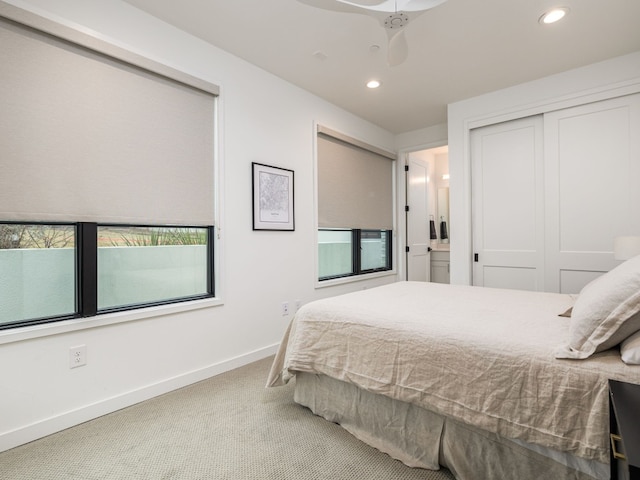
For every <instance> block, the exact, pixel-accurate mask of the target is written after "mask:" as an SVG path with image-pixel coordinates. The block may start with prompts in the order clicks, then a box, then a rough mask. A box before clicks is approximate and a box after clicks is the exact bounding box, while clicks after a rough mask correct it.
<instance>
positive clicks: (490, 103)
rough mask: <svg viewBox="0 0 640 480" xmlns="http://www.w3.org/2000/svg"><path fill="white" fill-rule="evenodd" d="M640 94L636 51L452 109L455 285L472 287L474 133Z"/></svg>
mask: <svg viewBox="0 0 640 480" xmlns="http://www.w3.org/2000/svg"><path fill="white" fill-rule="evenodd" d="M639 91H640V52H636V53H632V54H629V55H625V56H621V57H616V58H613V59H610V60H607V61H604V62H599V63H596V64H593V65H589V66H586V67H582V68H578V69H574V70H569V71H567V72H564V73H561V74H557V75H553V76H549V77H546V78H543V79H540V80H536V81H533V82H528V83H525V84H522V85H518V86H515V87H511V88H507V89H504V90H500V91H497V92H493V93H489V94H486V95H481V96H478V97H474V98H471V99H468V100H464V101H461V102H457V103H453V104H451V105H449V111H448V125H449V128H448V134H449V169H450V173H451V180H450V209H451V230H453V231H454V232H455V234H454V236H453V238H452V240H451V283H456V284H470V283H471V269H472V253H473V252H472V241H471V158H470V148H469V132H470V130H471V129H472V128H476V127H480V126H483V125H490V124H494V123H499V122H503V121H507V120H513V119H515V118H521V117H526V116H529V115H535V114H539V113H544V112H550V111H554V110H559V109H562V108H567V107H571V106H575V105H581V104H586V103H590V102H595V101H598V100H603V99H605V98H612V97H617V96H621V95H627V94H630V93H636V92H639Z"/></svg>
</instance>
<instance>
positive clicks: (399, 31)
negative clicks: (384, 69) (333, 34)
mask: <svg viewBox="0 0 640 480" xmlns="http://www.w3.org/2000/svg"><path fill="white" fill-rule="evenodd" d="M298 1H299V2H300V3H304V4H305V5H310V6H312V7H317V8H322V9H324V10H332V11H334V12H345V13H360V14H363V15H369V16H371V17H373V18H375V19H376V20H378V21H379V22H380V24H381V25H382V26H383V27H384V29H385V31H386V32H387V38H388V48H387V63H388V64H389V65H390V66H392V67H393V66H395V65H400V64H401V63H402V62H404V61H405V60H406V59H407V56H408V55H409V46H408V45H407V39H406V37H405V36H404V29H405V28H406V27H407V24H408V23H409V22H410V21H412V20H414V19H415V18H417V17H418V16H419V15H422V14H423V13H424V12H425V11H426V10H429V9H430V8H433V7H436V6H438V5H440V4H441V3H444V2H446V1H447V0H298Z"/></svg>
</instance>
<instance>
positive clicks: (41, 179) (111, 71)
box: [0, 10, 219, 328]
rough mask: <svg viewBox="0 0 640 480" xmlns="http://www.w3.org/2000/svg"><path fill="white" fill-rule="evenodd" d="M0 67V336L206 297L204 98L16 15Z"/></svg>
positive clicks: (172, 79)
mask: <svg viewBox="0 0 640 480" xmlns="http://www.w3.org/2000/svg"><path fill="white" fill-rule="evenodd" d="M12 16H15V18H13V20H15V21H12V19H11V18H10V17H12ZM22 22H25V24H28V25H29V26H25V25H23V24H22ZM58 35H62V36H63V37H61V36H58ZM88 45H90V47H88ZM0 64H2V65H3V67H4V68H2V69H0V84H1V85H3V88H2V89H0V129H1V130H2V132H3V141H2V142H0V171H2V172H3V173H2V175H0V227H1V228H2V230H1V231H0V243H2V244H1V245H0V267H1V268H2V270H0V302H1V303H0V328H9V327H15V326H21V325H27V324H33V323H42V322H49V321H54V320H59V319H63V318H72V317H87V316H93V315H99V314H102V313H106V312H112V311H114V310H125V309H132V308H138V307H140V306H146V305H158V304H164V303H174V302H181V301H184V300H189V299H195V298H206V297H211V296H213V295H214V285H213V279H214V270H213V267H214V265H213V249H214V235H213V232H214V226H213V225H215V209H216V201H215V200H216V195H215V184H216V182H217V181H218V179H217V178H215V168H214V167H215V127H216V125H215V121H216V115H217V96H218V92H219V89H218V87H217V86H216V85H213V84H211V83H209V82H206V81H204V80H202V79H199V78H195V77H191V76H190V75H187V74H185V73H183V72H180V71H177V70H174V69H172V68H170V67H167V66H165V65H161V64H159V63H156V62H154V61H151V60H149V59H146V58H142V57H140V56H138V55H137V54H133V53H131V52H128V51H126V50H124V49H121V48H120V47H117V46H115V45H112V44H109V43H108V42H104V41H102V40H100V39H98V38H95V37H92V36H90V35H87V34H85V33H82V32H79V31H76V30H72V29H69V28H60V25H58V24H56V23H55V22H52V21H50V20H48V19H45V18H43V17H39V16H37V15H34V14H32V13H29V12H26V11H22V10H19V11H16V13H11V12H10V13H9V14H8V18H4V17H2V18H0Z"/></svg>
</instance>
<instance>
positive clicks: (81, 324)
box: [0, 0, 399, 451]
mask: <svg viewBox="0 0 640 480" xmlns="http://www.w3.org/2000/svg"><path fill="white" fill-rule="evenodd" d="M10 3H12V4H15V5H18V6H22V7H25V8H27V9H30V10H34V11H36V12H37V13H41V14H44V16H46V17H49V18H52V19H57V20H60V21H62V22H64V23H69V22H71V23H73V24H77V25H79V26H80V28H81V29H82V30H83V31H86V32H89V33H93V34H95V35H97V36H99V37H101V38H104V39H108V40H110V41H114V43H116V44H118V45H119V46H124V47H126V48H128V49H131V50H133V51H135V52H137V53H140V54H142V55H144V56H147V57H149V58H151V59H154V60H156V61H160V62H161V63H165V64H168V65H169V66H171V67H174V68H177V69H179V70H183V71H185V72H187V73H189V74H192V75H194V76H197V77H200V78H203V79H205V80H208V81H210V82H213V83H215V84H217V85H219V86H220V88H221V96H220V130H219V157H220V160H221V173H222V178H223V183H222V184H221V186H220V187H221V188H220V212H219V218H220V224H219V226H220V233H221V238H220V240H219V242H218V246H219V247H220V248H221V252H222V254H221V257H220V258H218V261H219V262H218V265H217V268H218V271H219V272H220V277H221V278H220V282H219V285H218V291H219V292H220V293H221V299H222V301H223V303H222V305H219V306H205V307H203V308H195V309H191V310H187V311H181V310H182V308H183V307H181V306H177V307H176V306H173V307H163V308H156V309H152V312H154V314H153V315H151V316H148V314H147V316H145V315H142V314H131V313H129V314H112V315H110V316H107V317H104V318H102V319H101V320H100V321H96V320H95V319H88V320H74V321H70V322H63V323H60V324H56V325H48V326H42V327H32V328H29V329H26V330H24V329H22V330H20V331H0V378H1V379H2V381H1V382H0V412H2V414H1V415H0V451H1V450H5V449H8V448H11V447H13V446H15V445H18V444H21V443H24V442H27V441H30V440H33V439H35V438H38V437H39V436H42V435H46V434H49V433H52V432H54V431H57V430H60V429H63V428H66V427H68V426H71V425H74V424H76V423H79V422H82V421H85V420H87V419H90V418H93V417H95V416H98V415H101V414H104V413H107V412H110V411H113V410H115V409H118V408H121V407H124V406H127V405H130V404H132V403H135V402H137V401H141V400H144V399H146V398H149V397H151V396H154V395H157V394H160V393H163V392H166V391H168V390H171V389H173V388H177V387H180V386H182V385H185V384H188V383H190V382H193V381H197V380H200V379H203V378H206V377H208V376H211V375H213V374H216V373H219V372H222V371H225V370H227V369H229V368H233V367H235V366H239V365H241V364H244V363H247V362H250V361H252V360H255V359H258V358H261V357H264V356H266V355H269V354H271V353H273V352H274V351H275V347H276V345H277V344H278V343H279V342H280V339H281V336H282V334H283V332H284V329H285V327H286V325H287V324H288V322H289V320H290V318H291V317H290V316H289V317H283V316H282V315H281V303H282V302H283V301H285V300H287V301H289V302H291V303H292V304H293V302H294V301H295V300H298V299H300V300H302V302H303V303H305V302H308V301H310V300H314V299H317V298H321V297H326V296H331V295H335V294H339V293H345V292H348V291H352V290H356V289H361V288H364V287H371V286H375V285H380V284H383V283H388V282H391V281H394V280H395V279H396V277H395V276H394V275H391V276H385V277H379V278H374V279H368V280H362V281H360V282H356V283H351V284H346V285H338V286H332V287H328V288H322V289H315V278H314V272H315V266H314V262H315V258H316V257H315V236H316V230H315V217H314V215H315V213H314V212H315V207H314V194H313V191H314V171H313V142H314V130H313V127H314V122H319V123H322V124H324V125H326V126H329V127H330V128H332V129H335V130H338V131H341V132H344V133H345V134H347V135H350V136H352V137H355V138H358V139H361V140H363V141H365V142H367V143H370V144H372V145H375V146H378V147H381V148H384V149H386V150H391V151H393V150H394V148H395V145H394V141H395V138H394V136H393V135H392V134H390V133H389V132H387V131H384V130H381V129H380V128H378V127H376V126H374V125H371V124H369V123H367V122H365V121H363V120H361V119H359V118H357V117H355V116H353V115H351V114H349V113H347V112H345V111H343V110H341V109H338V108H337V107H335V106H333V105H331V104H329V103H327V102H325V101H323V100H321V99H319V98H317V97H314V96H312V95H311V94H309V93H307V92H305V91H303V90H301V89H299V88H297V87H295V86H293V85H291V84H289V83H286V82H284V81H282V80H281V79H279V78H277V77H275V76H273V75H271V74H268V73H266V72H264V71H262V70H260V69H258V68H257V67H255V66H252V65H250V64H248V63H246V62H244V61H243V60H240V59H238V58H237V57H234V56H232V55H229V54H227V53H225V52H223V51H221V50H219V49H217V48H214V47H212V46H210V45H208V44H206V43H204V42H202V41H201V40H199V39H196V38H194V37H191V36H189V35H186V34H184V33H183V32H181V31H179V30H177V29H175V28H173V27H171V26H169V25H167V24H165V23H162V22H160V21H158V20H156V19H154V18H152V17H150V16H147V15H146V14H144V13H142V12H140V11H138V10H136V9H134V8H132V7H131V6H129V5H128V4H126V3H124V2H122V1H120V0H94V1H87V0H28V1H20V0H12V1H11V2H10ZM254 161H255V162H261V163H266V164H270V165H275V166H281V167H285V168H289V169H293V170H294V171H295V214H296V218H295V220H296V225H295V226H296V231H295V232H254V231H252V229H251V225H252V222H251V162H254ZM396 241H397V240H396ZM398 243H399V242H398ZM398 247H399V246H398ZM204 305H208V304H206V303H205V304H204ZM121 320H122V321H121ZM80 344H84V345H86V346H87V360H88V362H87V365H86V366H83V367H80V368H75V369H72V370H71V369H69V366H68V352H69V348H70V347H72V346H76V345H80Z"/></svg>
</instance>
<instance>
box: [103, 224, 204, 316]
mask: <svg viewBox="0 0 640 480" xmlns="http://www.w3.org/2000/svg"><path fill="white" fill-rule="evenodd" d="M97 234H98V252H97V254H98V264H97V265H98V267H97V273H98V291H97V295H98V298H97V301H98V302H97V303H98V311H99V312H100V311H109V310H113V309H119V308H122V307H127V306H132V305H145V304H155V303H159V302H167V301H172V300H178V299H189V298H198V297H203V296H211V294H212V293H213V292H211V282H210V281H209V279H210V275H209V273H210V272H209V269H208V268H207V266H208V265H210V264H211V262H210V261H209V256H210V255H209V253H210V252H209V240H208V239H209V236H210V235H209V229H207V228H195V227H191V228H185V227H126V226H119V227H111V226H98V232H97Z"/></svg>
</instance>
